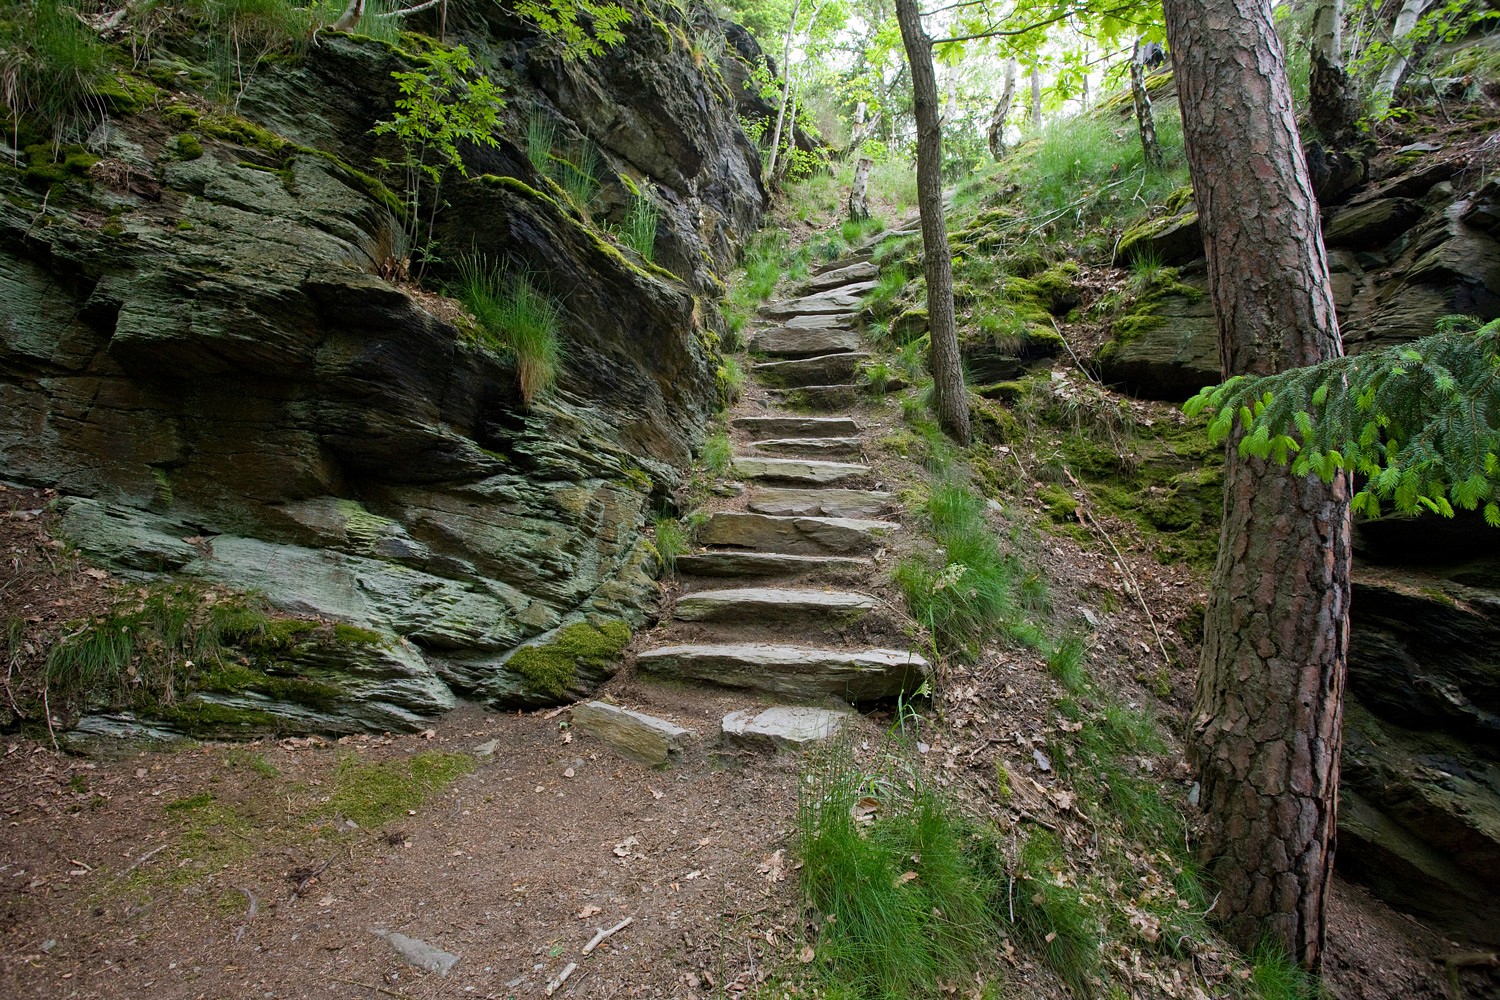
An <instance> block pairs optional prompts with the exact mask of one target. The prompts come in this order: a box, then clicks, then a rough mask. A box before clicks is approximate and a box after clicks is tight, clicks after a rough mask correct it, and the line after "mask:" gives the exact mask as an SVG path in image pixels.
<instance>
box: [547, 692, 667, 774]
mask: <svg viewBox="0 0 1500 1000" xmlns="http://www.w3.org/2000/svg"><path fill="white" fill-rule="evenodd" d="M571 715H572V727H573V728H574V729H576V730H578V731H580V732H584V733H589V734H592V735H593V736H597V737H598V738H599V739H600V740H602V741H604V742H605V743H607V744H608V745H609V746H610V748H611V749H613V750H614V751H615V752H617V753H619V754H621V755H622V756H625V757H629V758H630V759H631V760H638V761H640V762H641V763H643V764H653V765H655V764H665V763H666V762H667V761H668V760H670V759H671V757H672V755H673V754H675V753H677V752H678V751H679V750H681V749H682V747H683V746H684V745H685V744H686V743H687V741H688V740H690V739H692V738H693V736H695V735H696V734H695V733H694V732H693V731H692V730H691V729H684V728H683V727H681V726H679V725H677V724H675V723H672V722H668V721H667V720H666V719H658V718H656V717H654V716H650V715H646V714H644V713H642V712H632V711H631V710H630V709H628V708H621V707H619V706H618V705H611V704H609V703H608V702H605V701H586V702H584V703H583V704H581V705H574V706H573V708H572V709H571Z"/></svg>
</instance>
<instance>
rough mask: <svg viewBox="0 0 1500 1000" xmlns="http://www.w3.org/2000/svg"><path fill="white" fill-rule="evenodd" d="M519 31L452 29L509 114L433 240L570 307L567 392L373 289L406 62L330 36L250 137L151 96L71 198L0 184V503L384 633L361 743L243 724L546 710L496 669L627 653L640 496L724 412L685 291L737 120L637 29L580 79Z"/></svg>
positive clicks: (384, 235)
mask: <svg viewBox="0 0 1500 1000" xmlns="http://www.w3.org/2000/svg"><path fill="white" fill-rule="evenodd" d="M660 16H661V17H662V18H665V19H666V21H667V24H668V26H669V27H670V25H672V24H675V23H676V21H677V20H680V19H681V16H682V15H680V14H679V13H677V11H676V10H675V8H667V9H664V11H663V12H662V13H661V15H660ZM511 18H512V15H508V14H505V13H503V12H501V11H500V10H499V9H498V8H493V9H492V8H485V10H484V11H483V12H479V13H475V12H471V11H466V12H459V11H455V12H454V14H453V15H451V16H450V19H449V22H448V32H449V37H450V40H454V41H461V42H464V43H465V44H467V45H469V47H470V49H471V51H472V52H474V53H475V55H476V57H477V58H478V59H479V61H480V62H481V64H482V65H483V66H484V68H485V71H486V72H487V73H488V74H489V75H490V76H491V78H492V79H493V80H495V82H497V83H498V84H499V85H500V86H501V87H502V88H503V89H504V91H505V93H506V98H507V102H508V103H507V109H506V114H507V115H509V116H511V118H510V119H508V120H507V124H506V129H505V134H504V135H503V136H502V137H501V138H500V142H499V146H498V147H497V148H496V149H483V150H474V149H471V150H467V151H466V152H465V156H466V160H467V167H468V171H467V173H468V176H467V178H464V177H460V176H458V175H457V173H456V172H450V175H449V177H448V178H447V182H446V186H445V189H444V196H445V200H446V202H447V204H446V205H445V207H444V209H443V211H441V212H439V213H438V215H437V216H436V219H435V225H434V235H435V237H436V238H437V239H438V240H439V241H440V245H441V246H442V247H445V248H451V253H452V254H453V255H456V254H458V253H459V252H461V250H468V249H470V248H472V249H473V250H474V251H476V252H478V253H480V254H483V255H485V256H486V257H487V258H488V259H490V260H492V261H497V262H510V263H511V265H512V266H514V267H518V268H523V269H525V270H528V271H529V272H530V273H532V274H534V275H536V276H538V277H537V281H538V283H539V284H541V285H542V286H543V287H544V290H546V291H547V292H549V293H551V294H552V295H554V296H556V297H557V298H558V299H559V301H560V302H561V303H562V306H563V319H562V323H561V331H560V332H561V340H562V341H563V344H564V361H563V363H562V368H561V374H560V377H559V379H558V383H557V387H556V389H555V390H554V391H553V392H551V393H550V394H547V395H545V396H543V397H541V398H537V399H534V400H532V401H531V402H530V403H529V404H528V403H527V402H526V401H525V400H523V398H522V396H521V393H520V391H519V388H518V381H517V374H516V363H515V360H514V358H512V357H511V356H509V355H508V354H507V353H504V352H499V351H495V350H491V349H488V348H485V347H482V346H479V345H478V344H477V343H476V341H475V338H474V337H473V336H472V335H470V334H469V333H467V332H466V330H467V329H468V327H467V326H466V323H467V321H465V320H460V319H458V318H457V316H456V314H455V313H454V312H452V311H451V310H445V309H442V308H438V307H436V306H434V305H432V303H433V302H434V301H435V300H436V297H435V296H431V295H423V296H418V295H414V294H412V292H411V291H410V290H408V287H404V286H397V285H394V284H392V283H391V282H389V281H387V280H386V279H385V278H384V277H382V274H383V273H390V272H389V270H388V269H387V266H388V265H389V264H390V263H391V261H392V260H393V258H394V257H395V256H399V254H398V253H397V252H396V248H397V247H398V246H399V244H400V226H399V225H398V223H397V221H396V217H395V215H393V211H394V208H393V206H396V205H398V204H399V203H398V201H397V200H396V199H395V198H393V196H392V194H391V192H390V191H389V190H387V189H385V188H384V187H383V186H382V185H381V184H380V183H379V182H378V181H376V180H375V179H374V178H372V177H370V176H369V175H368V174H365V173H363V172H362V171H363V170H373V169H375V167H374V166H373V162H374V158H375V157H377V156H387V157H390V156H393V155H395V153H396V150H395V149H394V147H391V148H387V147H385V146H382V145H378V144H377V143H378V142H384V141H386V140H376V139H375V138H374V137H372V136H371V135H370V129H371V127H372V126H373V125H374V124H375V122H376V121H377V120H380V119H381V118H387V117H389V116H390V115H391V112H392V107H393V103H392V102H393V99H394V97H395V93H396V91H395V83H394V81H393V80H392V79H391V73H392V71H394V70H399V69H403V68H405V67H407V66H408V65H409V63H408V60H409V59H410V58H412V57H410V56H407V55H406V54H404V53H403V52H401V51H400V50H398V49H393V48H392V47H390V46H386V45H383V44H379V43H373V42H369V41H367V40H361V39H355V38H349V37H345V36H340V35H336V34H332V35H330V34H325V35H324V36H323V37H321V38H320V41H319V44H318V45H317V46H314V47H311V48H310V49H309V50H308V52H307V53H306V55H305V56H303V57H300V58H297V59H286V60H282V61H279V62H276V63H273V64H267V65H264V66H262V67H261V68H260V69H259V71H258V72H257V74H256V75H255V77H254V79H253V81H252V82H251V84H250V86H249V88H248V89H247V91H246V92H245V94H244V95H243V97H242V99H241V100H240V102H239V104H238V113H239V115H243V116H244V118H240V117H238V116H237V115H235V114H231V113H230V112H229V111H228V110H221V109H216V108H213V107H209V108H208V109H207V110H205V106H206V105H205V102H203V101H202V100H200V99H198V98H197V97H196V96H195V95H189V94H187V93H169V92H166V91H159V92H156V93H155V94H154V97H153V102H152V103H150V104H149V106H147V107H145V108H143V109H141V110H138V111H136V112H135V113H129V114H122V115H120V116H119V117H117V118H116V119H114V120H113V121H112V123H111V124H110V126H109V128H108V130H107V133H108V134H107V135H105V134H103V133H102V132H101V133H100V135H101V136H102V137H96V139H97V142H96V146H97V149H98V151H99V152H101V153H103V154H105V155H106V156H107V157H108V158H107V159H106V161H105V162H106V163H118V164H121V165H122V166H121V168H120V170H119V171H117V172H110V171H100V172H96V176H95V177H94V179H93V180H91V181H79V182H75V183H70V184H67V185H66V186H65V185H62V184H58V185H55V186H54V187H53V189H52V190H51V191H50V192H48V191H45V190H43V189H41V188H37V187H29V186H28V178H27V175H26V174H25V172H24V171H22V170H18V169H12V168H10V167H6V168H4V169H0V190H3V193H4V194H5V198H4V199H3V200H0V298H3V301H4V302H5V303H6V307H5V310H4V320H3V322H0V478H4V479H8V480H14V481H21V482H26V483H31V484H38V485H49V486H56V487H58V488H59V489H60V490H61V491H62V492H64V493H66V494H70V495H71V496H72V497H74V498H77V499H74V500H70V501H69V502H68V504H67V517H66V519H65V528H66V530H67V532H68V534H69V537H70V538H71V540H73V541H74V542H75V543H76V544H77V545H78V546H79V547H80V548H82V549H84V550H85V551H86V552H88V553H90V554H91V555H92V556H94V557H96V558H98V559H101V560H103V561H104V562H106V563H108V564H110V565H113V566H115V567H118V568H120V569H123V570H127V571H134V572H137V573H157V572H164V571H175V572H180V573H183V574H187V575H191V576H195V577H199V578H202V579H206V580H213V581H216V582H219V583H223V584H226V585H229V586H232V587H237V588H245V589H259V590H261V591H263V592H264V593H265V594H266V595H267V597H268V599H269V600H270V601H271V602H272V603H273V604H274V605H276V606H277V607H279V608H282V609H285V610H288V611H291V612H294V613H297V614H302V615H318V616H325V617H328V618H332V619H336V620H342V621H346V622H350V623H353V624H355V625H358V626H361V627H364V628H368V629H372V630H374V631H375V632H377V633H379V634H380V635H381V636H382V637H383V641H384V643H385V646H384V647H383V648H385V649H386V650H387V653H388V655H386V656H385V661H384V666H381V667H379V669H376V668H375V667H370V668H368V669H366V668H365V667H355V666H351V667H350V670H351V671H352V675H357V676H358V677H362V678H363V680H360V684H362V685H364V687H362V688H360V689H359V690H360V692H361V698H362V700H365V701H368V702H369V703H370V704H371V705H388V706H389V711H387V712H385V714H384V716H382V715H381V710H379V709H376V708H372V709H369V710H355V709H354V708H352V707H350V708H348V709H347V710H340V709H338V708H337V706H335V709H334V710H333V712H332V714H331V715H330V716H328V717H327V718H324V719H321V720H319V719H314V718H313V717H311V716H309V715H308V714H306V713H300V714H299V713H298V712H296V711H292V710H290V709H286V710H283V708H281V707H277V706H271V707H270V708H269V709H267V710H268V711H270V712H272V713H281V715H282V718H283V721H284V724H285V728H290V729H317V728H326V729H333V730H335V731H339V730H349V729H358V728H369V727H371V726H376V725H385V724H388V725H390V726H392V727H397V726H403V725H405V726H411V725H417V724H419V722H420V718H421V716H422V715H424V714H428V713H431V712H433V711H439V710H441V709H442V708H444V707H446V706H448V705H451V704H452V702H453V697H454V694H455V693H458V694H473V695H476V696H479V697H484V698H486V699H487V700H490V701H492V702H494V703H496V704H502V705H503V704H536V703H539V702H544V701H548V700H553V701H555V700H557V699H559V698H561V697H565V696H566V695H567V691H566V690H565V689H562V688H555V687H553V686H551V685H548V684H543V685H542V686H541V687H538V686H537V685H536V684H535V683H533V682H532V680H531V679H530V678H528V677H527V676H525V675H524V674H521V673H518V672H517V671H516V670H515V669H514V668H513V667H512V666H510V665H509V661H510V654H511V652H512V651H514V650H515V649H517V648H518V647H519V646H521V645H522V644H523V643H527V642H528V641H533V640H536V639H537V637H545V636H547V635H550V634H552V633H554V632H555V631H557V630H566V628H567V627H568V626H570V625H571V624H575V623H580V622H584V623H591V624H590V625H589V627H595V626H600V627H602V626H601V623H604V624H607V625H608V628H609V629H610V630H613V629H614V628H615V625H614V624H609V623H618V625H619V627H621V628H625V629H626V630H627V632H626V635H627V637H628V629H629V628H631V627H634V626H637V625H639V624H640V622H641V621H642V620H643V619H644V617H645V616H646V614H647V613H648V612H649V611H650V608H651V602H652V601H653V600H654V594H655V587H654V584H653V581H652V576H653V573H654V569H655V565H654V563H655V556H654V553H653V550H651V549H650V547H649V545H648V544H646V543H645V542H644V540H643V537H642V534H641V530H642V527H643V524H644V512H645V510H646V507H647V502H648V499H649V497H650V496H651V494H652V493H653V492H657V491H660V490H663V489H666V488H669V487H670V485H671V484H672V483H673V482H674V481H675V477H676V472H675V467H676V466H679V465H681V464H683V463H685V462H686V461H687V460H688V458H689V456H690V454H691V452H692V448H693V446H694V444H695V442H696V438H697V437H698V436H699V435H700V434H701V426H702V424H703V421H704V418H705V417H706V416H707V415H708V414H709V413H711V412H712V411H713V409H714V408H715V407H716V405H717V389H716V385H715V381H714V359H713V358H712V356H711V351H710V348H709V347H708V346H707V345H708V344H710V343H711V342H712V333H711V330H710V327H711V325H712V324H714V323H717V322H718V319H717V311H716V308H715V307H714V306H713V304H712V303H711V302H708V301H705V300H704V298H703V295H704V294H705V293H712V292H714V290H715V289H717V288H720V287H721V284H720V282H719V279H718V277H717V274H716V273H715V272H716V271H717V270H719V269H722V268H724V267H725V266H727V265H728V264H729V263H730V261H731V260H732V257H733V254H734V252H735V251H734V248H735V247H736V246H737V244H738V243H739V242H740V240H741V239H742V238H743V237H744V236H745V235H746V234H747V233H748V232H749V231H750V230H751V229H752V228H753V227H754V226H755V225H756V224H757V223H758V220H759V214H760V211H761V209H762V207H763V205H764V192H763V190H762V188H761V185H760V180H759V160H758V156H757V154H756V152H755V150H754V148H753V147H752V146H751V145H750V144H749V143H748V142H747V141H746V140H745V138H744V136H743V135H742V134H741V132H740V130H739V125H738V121H737V119H736V117H735V106H734V98H733V96H732V95H731V94H729V93H728V92H727V91H726V90H725V89H724V87H723V85H722V84H721V83H720V82H718V81H717V79H715V78H712V77H711V76H706V75H705V74H703V73H702V72H701V71H699V70H698V69H697V68H696V67H695V66H694V63H693V60H692V56H691V54H690V53H689V52H688V51H687V50H686V48H685V47H684V46H683V45H681V44H678V42H677V41H675V39H676V38H677V33H674V32H673V31H671V30H668V31H666V32H665V37H664V33H663V31H661V30H659V25H661V24H662V22H661V21H660V20H659V19H654V18H653V17H649V16H646V15H645V14H641V15H640V16H637V17H636V18H635V19H633V21H632V22H631V24H630V25H629V26H628V27H627V36H628V43H627V44H625V45H621V46H619V47H618V48H616V49H614V50H611V52H610V53H609V54H608V55H607V56H606V57H605V58H602V59H598V60H590V61H588V62H578V63H566V62H564V61H563V60H561V59H560V58H558V57H557V56H556V55H555V54H554V53H553V50H552V48H551V46H550V45H549V44H548V43H546V42H545V41H544V40H542V39H540V38H538V37H537V36H536V35H535V34H534V32H533V31H532V30H530V29H528V28H526V27H525V26H524V25H523V24H522V23H520V22H518V21H515V20H512V19H511ZM674 19H676V20H674ZM162 57H163V58H165V57H166V54H165V53H163V54H162ZM158 78H160V79H167V78H173V77H172V75H171V74H163V75H161V76H159V77H158ZM181 79H182V80H183V83H182V85H183V86H186V85H187V83H186V81H187V80H188V77H182V78H181ZM141 80H142V83H143V85H145V86H149V85H147V84H144V77H142V78H141ZM528 114H532V115H541V116H542V117H544V118H546V119H547V120H550V121H552V122H553V123H554V124H556V125H557V126H558V128H559V135H560V136H561V137H562V138H561V139H560V140H559V141H560V142H575V141H581V139H582V138H583V136H585V135H586V136H588V137H589V138H590V139H591V140H592V142H593V143H594V145H595V148H596V150H597V154H598V157H599V160H600V164H601V166H600V168H599V169H598V173H599V174H600V176H601V178H603V181H602V184H601V189H600V195H599V199H598V204H596V205H595V207H594V209H593V210H594V211H595V212H596V213H599V214H601V215H602V216H604V217H605V218H609V217H611V216H613V215H615V214H616V213H618V214H619V215H620V216H621V217H623V212H624V206H625V205H627V204H628V202H629V201H630V200H631V198H632V197H633V196H631V195H629V194H628V190H629V189H628V186H627V185H633V186H634V189H635V190H638V191H641V192H643V193H644V195H645V196H648V197H650V198H652V200H653V203H654V204H656V205H657V206H658V209H659V212H660V214H661V222H660V227H659V230H658V239H657V245H656V249H657V253H656V260H657V264H659V265H660V266H655V265H652V264H650V263H648V262H645V261H633V260H632V259H630V258H629V257H628V256H627V255H626V254H625V253H623V252H622V251H621V250H620V249H619V248H617V247H616V246H615V245H613V244H612V243H610V242H609V241H608V240H607V239H605V238H603V237H601V236H600V235H599V233H598V231H597V230H596V229H594V228H591V227H590V226H589V225H587V224H586V223H587V221H588V217H587V215H586V214H585V213H584V212H583V211H582V210H580V209H579V208H577V207H575V206H572V205H571V204H568V203H567V201H566V196H564V195H563V194H562V192H561V189H559V188H558V187H557V186H556V185H555V184H552V183H551V182H550V181H549V180H547V179H545V178H542V177H540V176H538V175H537V172H536V170H535V169H534V168H533V167H532V166H531V164H530V162H529V161H528V159H527V157H526V155H525V154H524V152H523V151H522V149H523V147H524V144H525V139H524V136H525V134H526V125H525V122H526V120H527V115H528ZM175 133H181V134H184V135H187V136H188V137H189V138H192V139H193V140H194V143H192V144H190V145H189V144H184V143H183V142H180V141H178V138H177V136H176V135H175ZM190 146H191V147H195V148H191V151H190V152H183V151H184V150H188V149H190ZM197 148H201V154H200V155H193V154H195V153H196V151H197ZM189 155H191V157H192V158H183V157H184V156H189ZM3 159H4V161H5V162H6V163H7V164H8V163H9V162H10V161H11V157H10V155H9V153H8V152H7V154H6V155H5V157H4V158H3ZM23 162H24V160H23ZM351 164H352V165H351ZM121 177H123V180H122V179H120V178H121ZM391 180H392V182H393V183H396V178H395V177H392V178H391ZM44 200H45V206H46V207H45V212H44V211H43V205H44ZM106 223H107V224H106ZM455 323H457V325H455ZM184 539H189V540H190V541H184ZM611 634H613V632H612V633H611ZM591 662H592V661H591ZM590 669H595V668H590ZM597 669H599V670H603V671H605V672H604V675H605V676H607V673H608V672H609V671H611V670H612V669H613V667H612V666H611V667H608V668H604V667H599V668H597ZM382 671H383V673H382ZM586 675H588V672H587V671H585V672H584V674H581V675H580V676H586ZM596 679H597V678H596ZM263 707H264V706H263ZM379 718H384V719H385V720H386V722H378V721H376V720H377V719H379Z"/></svg>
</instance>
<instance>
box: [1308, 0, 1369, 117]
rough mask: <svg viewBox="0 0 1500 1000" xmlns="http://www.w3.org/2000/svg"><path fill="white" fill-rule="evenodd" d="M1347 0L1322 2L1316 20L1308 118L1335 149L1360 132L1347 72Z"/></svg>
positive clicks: (1309, 84)
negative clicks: (1345, 37)
mask: <svg viewBox="0 0 1500 1000" xmlns="http://www.w3.org/2000/svg"><path fill="white" fill-rule="evenodd" d="M1343 35H1344V0H1322V2H1321V3H1320V4H1319V5H1318V10H1317V13H1316V14H1315V15H1314V17H1313V37H1312V69H1311V70H1310V72H1309V77H1308V117H1309V118H1310V119H1311V120H1312V123H1313V126H1314V127H1315V128H1316V129H1317V130H1318V134H1319V136H1320V137H1321V138H1322V140H1323V142H1324V143H1326V144H1328V145H1330V146H1336V145H1338V144H1340V143H1342V142H1344V141H1345V140H1346V139H1348V138H1350V137H1351V136H1352V135H1353V134H1354V132H1355V131H1357V130H1358V127H1359V126H1358V121H1359V104H1358V102H1357V101H1356V99H1355V96H1354V94H1353V91H1352V87H1351V85H1350V81H1349V74H1348V73H1347V72H1345V71H1344V44H1343Z"/></svg>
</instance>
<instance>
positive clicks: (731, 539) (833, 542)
mask: <svg viewBox="0 0 1500 1000" xmlns="http://www.w3.org/2000/svg"><path fill="white" fill-rule="evenodd" d="M899 527H900V525H898V524H896V523H895V522H894V521H869V520H863V519H861V518H853V517H776V516H773V515H769V514H752V513H748V512H743V511H724V512H721V513H718V514H715V515H713V516H712V517H710V518H709V519H708V521H707V522H706V523H705V524H704V525H703V527H702V528H701V529H700V530H699V532H698V542H699V543H700V544H702V545H728V546H732V547H734V548H740V549H757V550H759V551H761V552H787V553H792V554H794V555H808V556H812V555H836V556H846V555H853V554H856V553H862V552H868V551H870V550H871V549H874V548H876V547H878V546H879V545H880V544H881V539H882V538H883V537H884V536H885V535H888V534H890V533H891V532H893V531H895V530H896V529H897V528H899Z"/></svg>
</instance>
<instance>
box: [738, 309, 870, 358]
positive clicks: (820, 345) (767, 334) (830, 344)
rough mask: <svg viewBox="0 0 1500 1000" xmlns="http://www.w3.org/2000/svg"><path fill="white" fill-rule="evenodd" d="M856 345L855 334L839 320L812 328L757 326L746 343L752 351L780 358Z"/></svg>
mask: <svg viewBox="0 0 1500 1000" xmlns="http://www.w3.org/2000/svg"><path fill="white" fill-rule="evenodd" d="M822 318H823V319H827V317H822ZM859 346H860V345H859V334H858V333H857V332H856V331H855V330H853V329H852V328H850V327H849V326H847V325H844V324H843V323H842V322H840V323H839V324H834V325H824V326H821V327H814V328H808V327H804V326H793V325H791V324H790V323H788V324H785V325H782V326H766V327H761V328H760V329H759V330H756V331H755V332H754V333H752V334H750V343H749V347H750V350H751V351H753V352H756V353H759V354H767V355H772V356H774V357H782V358H806V357H811V356H812V355H815V354H844V353H847V352H849V351H857V350H859Z"/></svg>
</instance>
